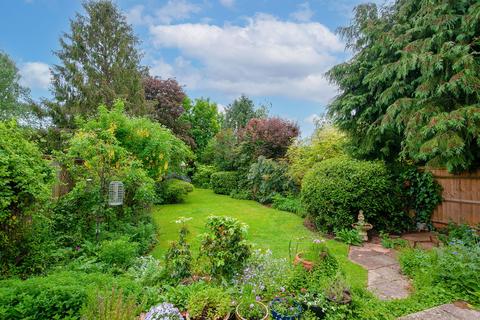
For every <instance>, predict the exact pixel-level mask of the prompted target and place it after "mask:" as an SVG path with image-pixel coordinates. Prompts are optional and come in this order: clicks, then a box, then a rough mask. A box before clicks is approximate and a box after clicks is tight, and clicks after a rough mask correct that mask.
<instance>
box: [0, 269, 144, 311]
mask: <svg viewBox="0 0 480 320" xmlns="http://www.w3.org/2000/svg"><path fill="white" fill-rule="evenodd" d="M112 287H115V288H118V289H119V290H120V289H121V290H122V291H123V293H124V294H125V295H127V296H130V295H134V296H136V297H138V298H140V299H142V288H141V287H140V285H139V284H137V283H135V281H133V280H132V279H130V278H127V277H123V276H119V277H114V276H112V275H109V274H105V273H84V272H58V273H52V274H49V275H48V276H45V277H31V278H29V279H27V280H20V279H10V280H3V281H0V317H1V318H3V319H68V320H71V319H79V318H80V310H81V309H82V307H83V305H84V304H85V303H86V301H87V300H88V297H89V295H90V294H95V293H96V292H99V291H103V290H110V289H111V288H112ZM19 306H21V307H19Z"/></svg>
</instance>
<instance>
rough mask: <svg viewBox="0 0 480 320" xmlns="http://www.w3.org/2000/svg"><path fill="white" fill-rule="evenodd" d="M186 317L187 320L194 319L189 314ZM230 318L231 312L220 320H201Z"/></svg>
mask: <svg viewBox="0 0 480 320" xmlns="http://www.w3.org/2000/svg"><path fill="white" fill-rule="evenodd" d="M185 317H186V319H187V320H193V319H192V318H190V315H189V314H188V312H187V314H186V315H185ZM229 318H230V312H229V313H228V314H227V315H226V316H225V317H224V318H223V319H221V318H218V319H201V320H228V319H229ZM199 320H200V319H199Z"/></svg>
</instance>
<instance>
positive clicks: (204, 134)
mask: <svg viewBox="0 0 480 320" xmlns="http://www.w3.org/2000/svg"><path fill="white" fill-rule="evenodd" d="M183 105H184V108H185V113H184V115H183V116H182V117H183V118H184V119H185V121H187V122H188V123H189V124H190V135H191V136H192V138H193V140H194V141H195V145H196V148H197V151H198V153H201V152H202V151H203V150H204V149H205V147H206V146H207V144H208V142H209V141H210V140H211V139H212V138H213V137H214V136H215V135H216V134H217V133H218V132H219V130H220V124H219V119H218V109H217V104H216V103H213V102H211V101H210V100H208V99H196V100H195V102H193V101H192V100H190V99H188V98H187V99H185V100H184V103H183Z"/></svg>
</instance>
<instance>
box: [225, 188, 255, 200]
mask: <svg viewBox="0 0 480 320" xmlns="http://www.w3.org/2000/svg"><path fill="white" fill-rule="evenodd" d="M230 197H232V198H233V199H238V200H253V195H252V190H250V189H247V190H245V189H235V190H233V191H232V192H230Z"/></svg>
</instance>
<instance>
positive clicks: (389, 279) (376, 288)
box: [348, 243, 410, 300]
mask: <svg viewBox="0 0 480 320" xmlns="http://www.w3.org/2000/svg"><path fill="white" fill-rule="evenodd" d="M348 257H349V259H350V260H351V261H353V262H355V263H357V264H359V265H361V266H362V267H364V268H365V269H367V271H368V290H370V291H371V292H372V293H374V294H375V295H376V296H377V297H378V298H379V299H382V300H391V299H402V298H406V297H408V295H409V294H410V290H409V289H410V282H409V280H408V278H406V277H405V276H403V275H402V274H401V273H400V265H399V264H398V261H397V259H396V258H395V257H394V251H392V250H389V249H385V248H383V247H382V246H380V245H378V244H371V243H367V244H365V245H364V246H363V247H350V252H349V255H348Z"/></svg>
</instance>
